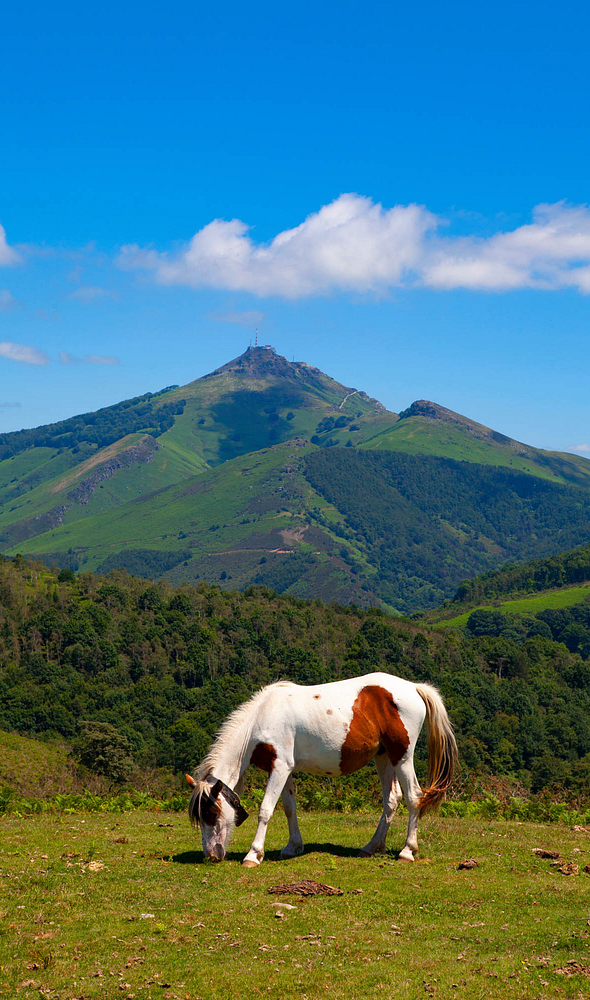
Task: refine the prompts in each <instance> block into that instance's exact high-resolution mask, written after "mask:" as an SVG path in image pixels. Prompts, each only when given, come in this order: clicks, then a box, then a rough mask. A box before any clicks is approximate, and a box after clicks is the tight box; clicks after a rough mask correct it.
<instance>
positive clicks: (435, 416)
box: [399, 399, 527, 448]
mask: <svg viewBox="0 0 590 1000" xmlns="http://www.w3.org/2000/svg"><path fill="white" fill-rule="evenodd" d="M408 417H428V418H429V419H430V420H442V421H445V422H446V423H449V424H459V425H460V426H461V427H465V428H466V429H467V430H469V431H471V433H472V434H473V435H474V436H475V437H477V438H481V439H483V440H486V439H490V438H491V439H493V440H494V441H495V442H496V443H497V444H510V445H512V446H515V445H518V444H519V442H517V441H513V439H512V438H510V437H507V436H506V435H505V434H500V433H499V432H498V431H494V430H492V429H491V428H490V427H486V426H485V424H479V423H477V421H476V420H471V419H470V418H469V417H464V416H463V414H461V413H455V411H454V410H449V409H447V407H446V406H441V405H440V404H439V403H433V402H432V401H431V400H430V399H416V400H415V401H414V402H413V403H412V404H411V405H410V406H408V408H407V410H402V411H401V413H400V415H399V419H400V420H406V419H407V418H408ZM522 447H523V448H526V447H527V446H526V445H522Z"/></svg>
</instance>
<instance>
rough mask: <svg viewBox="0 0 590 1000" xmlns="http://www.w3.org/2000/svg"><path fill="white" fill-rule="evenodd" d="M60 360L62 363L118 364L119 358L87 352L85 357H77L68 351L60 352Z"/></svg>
mask: <svg viewBox="0 0 590 1000" xmlns="http://www.w3.org/2000/svg"><path fill="white" fill-rule="evenodd" d="M59 360H60V364H62V365H82V364H87V365H118V364H119V359H118V358H110V357H104V356H103V355H101V354H86V355H85V356H84V357H83V358H78V357H76V355H75V354H70V353H69V352H68V351H60V352H59Z"/></svg>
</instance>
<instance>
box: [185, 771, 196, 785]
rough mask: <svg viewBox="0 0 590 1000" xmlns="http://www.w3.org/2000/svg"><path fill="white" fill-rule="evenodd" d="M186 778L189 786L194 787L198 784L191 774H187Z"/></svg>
mask: <svg viewBox="0 0 590 1000" xmlns="http://www.w3.org/2000/svg"><path fill="white" fill-rule="evenodd" d="M185 778H186V783H187V785H188V786H189V788H194V787H195V786H196V784H197V783H196V781H195V779H194V778H193V777H192V776H191V775H190V774H185Z"/></svg>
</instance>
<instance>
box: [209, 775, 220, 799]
mask: <svg viewBox="0 0 590 1000" xmlns="http://www.w3.org/2000/svg"><path fill="white" fill-rule="evenodd" d="M222 788H223V781H220V780H219V778H218V779H217V781H216V782H215V784H214V785H213V788H212V789H211V798H213V799H216V798H217V796H218V795H219V793H220V791H221V789H222Z"/></svg>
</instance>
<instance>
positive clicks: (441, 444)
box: [361, 399, 590, 486]
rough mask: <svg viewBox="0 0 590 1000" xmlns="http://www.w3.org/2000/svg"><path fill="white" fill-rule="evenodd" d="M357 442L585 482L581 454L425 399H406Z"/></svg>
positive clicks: (588, 481)
mask: <svg viewBox="0 0 590 1000" xmlns="http://www.w3.org/2000/svg"><path fill="white" fill-rule="evenodd" d="M361 447H363V448H369V449H371V450H373V451H379V450H385V451H403V452H406V454H409V455H438V456H441V457H445V458H454V459H456V460H457V461H461V462H475V463H478V464H481V465H493V466H504V467H505V468H509V469H514V470H515V471H519V472H526V473H528V474H530V475H532V476H538V477H540V478H541V479H548V480H550V481H551V482H561V483H575V484H577V485H581V486H589V485H590V462H589V461H588V460H587V459H585V458H581V457H579V456H577V455H570V454H567V453H565V452H551V451H543V450H542V449H540V448H533V447H531V446H530V445H527V444H522V443H521V442H520V441H514V440H513V439H512V438H510V437H507V436H506V435H505V434H500V433H499V432H498V431H494V430H492V429H491V428H490V427H485V426H484V425H483V424H478V423H477V422H476V421H475V420H470V419H469V417H464V416H462V415H461V414H460V413H454V412H453V410H448V409H446V407H444V406H439V405H438V404H437V403H431V402H430V400H427V399H419V400H417V401H416V402H415V403H412V405H411V406H410V407H408V409H407V410H403V411H402V412H401V413H400V414H399V415H398V417H397V419H396V421H395V422H394V423H392V425H391V426H390V427H387V428H385V429H384V430H383V431H381V432H380V433H379V434H377V435H376V436H375V437H374V438H371V439H370V440H369V441H367V442H364V443H363V444H362V445H361Z"/></svg>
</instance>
